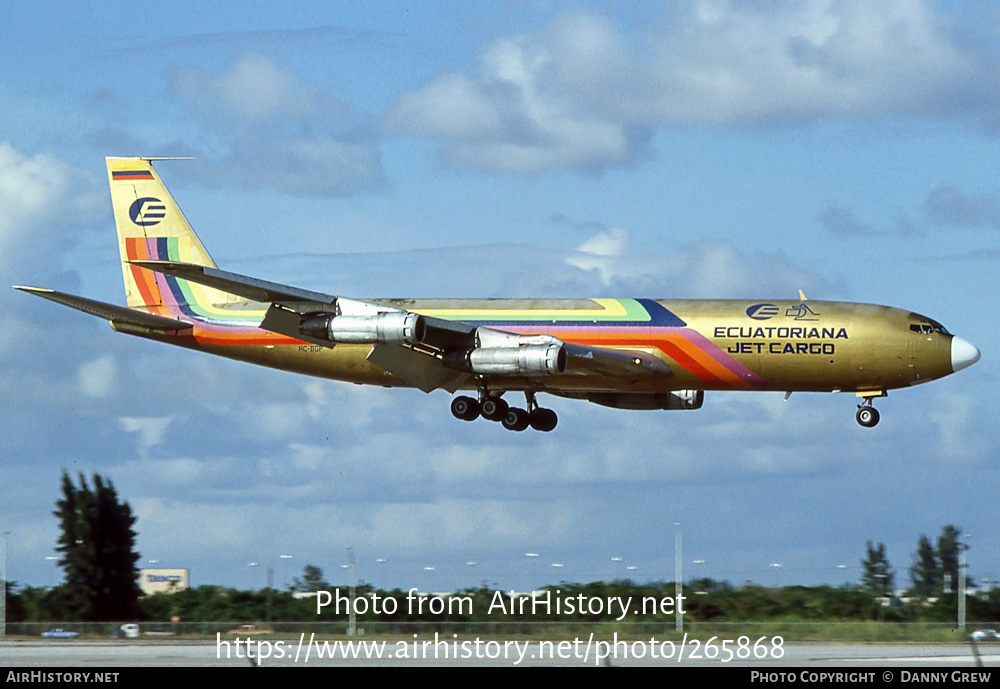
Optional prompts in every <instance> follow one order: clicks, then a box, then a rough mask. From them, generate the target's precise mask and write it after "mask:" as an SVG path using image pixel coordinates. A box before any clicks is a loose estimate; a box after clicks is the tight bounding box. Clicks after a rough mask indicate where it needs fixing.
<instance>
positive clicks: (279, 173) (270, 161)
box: [173, 55, 384, 196]
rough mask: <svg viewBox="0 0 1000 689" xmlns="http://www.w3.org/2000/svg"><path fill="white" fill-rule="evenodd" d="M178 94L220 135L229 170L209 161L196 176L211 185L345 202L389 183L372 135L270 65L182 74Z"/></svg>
mask: <svg viewBox="0 0 1000 689" xmlns="http://www.w3.org/2000/svg"><path fill="white" fill-rule="evenodd" d="M173 88H174V90H175V91H176V92H177V94H178V95H179V96H180V97H181V98H182V99H183V100H184V101H185V102H186V103H187V104H188V105H189V106H190V107H191V108H192V109H193V110H194V111H195V112H197V113H198V114H200V115H201V116H202V117H204V118H205V119H206V121H207V122H208V123H209V125H210V126H213V127H216V128H217V130H218V135H219V141H220V142H221V148H222V149H223V150H222V151H221V153H220V157H221V159H222V160H221V162H217V163H215V164H213V162H212V161H211V159H210V158H209V160H208V163H207V164H203V165H200V166H199V168H198V170H197V171H196V172H195V174H197V175H198V176H199V178H200V179H202V180H203V181H205V182H207V183H211V184H225V185H229V186H240V187H243V188H247V189H259V188H264V187H270V188H273V189H277V190H279V191H282V192H286V193H291V194H297V195H313V194H316V195H325V196H329V195H334V196H344V195H350V194H355V193H359V192H362V191H367V190H371V189H374V188H378V187H379V186H381V184H382V183H383V181H384V175H383V171H382V164H381V159H380V156H379V152H378V149H377V147H376V145H375V144H374V143H373V142H372V141H371V140H370V139H369V137H367V136H366V135H364V134H363V133H362V132H364V131H365V130H366V127H363V126H361V125H359V124H357V123H355V122H352V121H351V118H350V116H349V113H348V109H347V107H346V106H345V105H344V104H343V103H341V102H340V101H339V100H337V99H336V98H335V97H333V96H331V95H329V94H328V93H327V90H326V89H324V87H322V86H318V85H315V84H308V83H306V82H304V81H303V80H302V79H300V78H299V77H298V75H297V74H295V73H294V72H293V71H292V70H291V69H290V68H287V67H284V66H282V65H278V64H277V63H275V62H274V61H273V60H272V59H271V58H269V57H266V56H261V55H244V56H242V57H240V58H238V59H236V60H235V61H234V62H233V63H232V64H231V65H230V67H229V69H228V70H226V71H225V72H223V73H221V74H212V73H209V72H207V71H205V70H202V69H194V68H190V69H185V70H181V71H179V72H177V73H176V74H175V76H174V79H173Z"/></svg>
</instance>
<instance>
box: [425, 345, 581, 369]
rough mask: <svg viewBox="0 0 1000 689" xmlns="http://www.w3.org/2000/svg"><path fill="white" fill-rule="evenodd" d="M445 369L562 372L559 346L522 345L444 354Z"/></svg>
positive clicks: (563, 358) (563, 351) (563, 350)
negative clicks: (446, 367)
mask: <svg viewBox="0 0 1000 689" xmlns="http://www.w3.org/2000/svg"><path fill="white" fill-rule="evenodd" d="M444 364H445V366H448V367H449V368H455V369H458V370H460V371H471V372H472V373H479V374H483V375H493V376H546V375H558V374H560V373H564V372H565V371H566V348H565V347H564V346H563V344H562V343H558V344H556V343H548V344H523V345H518V346H514V347H477V348H475V349H470V350H467V351H465V352H460V353H454V354H449V355H446V356H445V358H444Z"/></svg>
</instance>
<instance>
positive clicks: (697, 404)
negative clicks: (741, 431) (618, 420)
mask: <svg viewBox="0 0 1000 689" xmlns="http://www.w3.org/2000/svg"><path fill="white" fill-rule="evenodd" d="M586 399H587V401H589V402H593V403H594V404H600V405H602V406H604V407H614V408H615V409H701V405H702V404H703V403H704V402H705V391H704V390H674V391H673V392H648V393H647V392H638V393H629V392H595V393H591V394H589V395H587V396H586Z"/></svg>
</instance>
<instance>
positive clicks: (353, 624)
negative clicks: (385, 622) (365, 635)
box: [346, 546, 358, 636]
mask: <svg viewBox="0 0 1000 689" xmlns="http://www.w3.org/2000/svg"><path fill="white" fill-rule="evenodd" d="M346 550H347V562H348V564H349V565H350V568H351V582H350V583H351V587H350V593H351V609H350V611H349V614H348V621H347V636H355V635H357V633H358V621H357V618H356V617H355V616H354V588H355V586H356V584H357V580H358V575H357V569H356V565H355V562H354V548H352V547H351V546H346Z"/></svg>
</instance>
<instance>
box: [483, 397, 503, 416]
mask: <svg viewBox="0 0 1000 689" xmlns="http://www.w3.org/2000/svg"><path fill="white" fill-rule="evenodd" d="M508 408H509V407H508V406H507V403H506V402H504V401H503V400H502V399H501V398H499V397H487V398H486V399H484V400H483V401H482V402H481V403H480V404H479V413H480V414H482V415H483V418H484V419H489V420H490V421H500V420H501V419H503V417H504V416H505V415H506V414H507V409H508Z"/></svg>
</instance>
